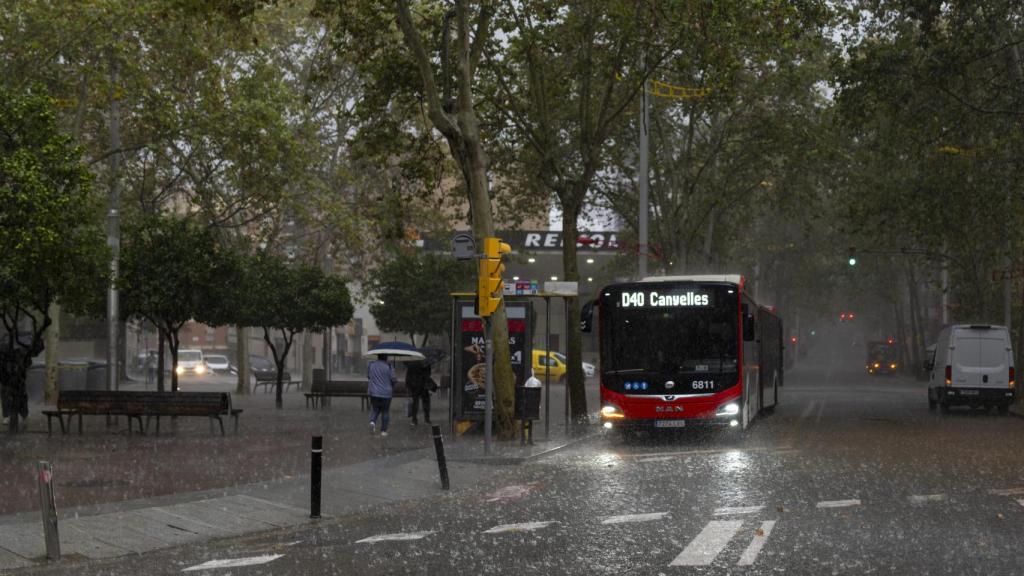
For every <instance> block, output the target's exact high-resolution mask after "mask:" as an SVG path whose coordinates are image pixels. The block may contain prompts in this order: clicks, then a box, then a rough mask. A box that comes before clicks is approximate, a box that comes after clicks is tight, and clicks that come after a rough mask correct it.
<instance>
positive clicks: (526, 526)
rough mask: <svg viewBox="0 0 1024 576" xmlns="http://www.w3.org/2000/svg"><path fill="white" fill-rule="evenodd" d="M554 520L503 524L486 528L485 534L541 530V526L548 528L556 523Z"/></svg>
mask: <svg viewBox="0 0 1024 576" xmlns="http://www.w3.org/2000/svg"><path fill="white" fill-rule="evenodd" d="M554 523H555V521H554V520H548V521H546V522H522V523H520V524H501V525H500V526H495V527H494V528H491V529H489V530H484V534H505V533H506V532H532V531H533V530H540V529H541V528H547V527H548V526H550V525H552V524H554Z"/></svg>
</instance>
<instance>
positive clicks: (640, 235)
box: [637, 55, 650, 278]
mask: <svg viewBox="0 0 1024 576" xmlns="http://www.w3.org/2000/svg"><path fill="white" fill-rule="evenodd" d="M640 71H641V73H642V76H643V84H642V85H641V87H640V162H639V164H640V166H639V168H637V189H638V191H639V196H640V205H639V206H638V207H637V250H638V252H639V254H638V256H639V261H638V263H637V275H638V276H639V277H640V278H644V277H646V276H647V175H648V173H649V172H650V169H649V167H648V158H647V156H648V151H649V150H648V148H649V132H648V128H649V124H650V117H649V111H648V109H647V106H648V104H647V74H646V69H645V68H644V57H643V56H642V55H641V56H640Z"/></svg>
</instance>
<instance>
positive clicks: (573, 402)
mask: <svg viewBox="0 0 1024 576" xmlns="http://www.w3.org/2000/svg"><path fill="white" fill-rule="evenodd" d="M578 217H579V214H578V211H577V210H573V209H572V207H566V206H565V205H564V204H563V206H562V270H563V271H564V275H565V281H566V282H579V279H580V273H579V262H578V258H577V252H576V239H577V238H578V237H579V228H578V225H577V220H578ZM565 307H566V317H565V336H566V337H565V340H566V350H565V357H566V361H567V363H568V366H566V369H567V373H566V379H565V381H566V391H567V393H568V394H569V411H570V415H571V417H572V421H573V422H574V423H575V424H577V425H585V424H588V423H589V420H588V417H587V390H586V385H585V382H584V376H583V342H582V340H583V338H582V335H581V333H580V318H579V311H580V304H579V297H577V296H571V297H568V298H566V299H565Z"/></svg>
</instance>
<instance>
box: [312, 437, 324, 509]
mask: <svg viewBox="0 0 1024 576" xmlns="http://www.w3.org/2000/svg"><path fill="white" fill-rule="evenodd" d="M323 457H324V437H323V436H313V458H312V460H311V461H310V475H309V517H310V518H319V517H320V487H321V481H320V472H321V470H322V469H323Z"/></svg>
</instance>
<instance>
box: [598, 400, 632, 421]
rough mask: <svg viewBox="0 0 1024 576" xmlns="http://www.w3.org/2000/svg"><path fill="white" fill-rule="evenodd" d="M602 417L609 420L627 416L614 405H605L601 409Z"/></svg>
mask: <svg viewBox="0 0 1024 576" xmlns="http://www.w3.org/2000/svg"><path fill="white" fill-rule="evenodd" d="M601 417H602V418H609V419H619V418H625V417H626V415H625V414H623V413H622V409H621V408H619V407H618V406H614V405H612V404H605V405H604V406H602V407H601Z"/></svg>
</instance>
